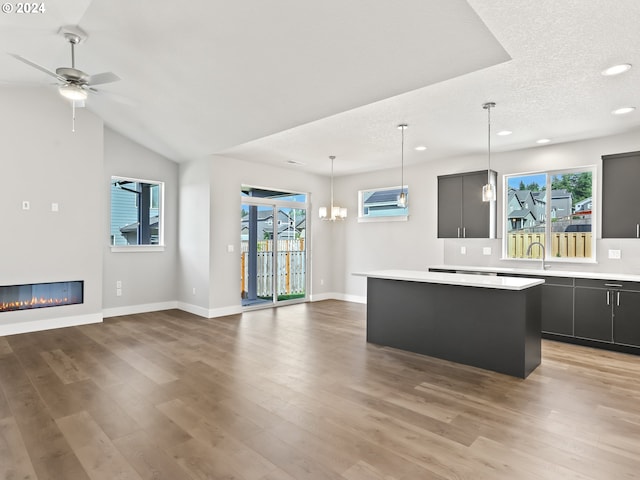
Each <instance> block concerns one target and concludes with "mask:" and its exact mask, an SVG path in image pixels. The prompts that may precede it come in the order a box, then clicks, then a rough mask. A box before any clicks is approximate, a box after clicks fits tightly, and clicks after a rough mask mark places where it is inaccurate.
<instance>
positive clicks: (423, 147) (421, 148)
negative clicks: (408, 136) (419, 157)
mask: <svg viewBox="0 0 640 480" xmlns="http://www.w3.org/2000/svg"><path fill="white" fill-rule="evenodd" d="M426 149H427V147H426V146H425V145H418V146H417V147H416V150H417V151H419V152H424V151H425V150H426Z"/></svg>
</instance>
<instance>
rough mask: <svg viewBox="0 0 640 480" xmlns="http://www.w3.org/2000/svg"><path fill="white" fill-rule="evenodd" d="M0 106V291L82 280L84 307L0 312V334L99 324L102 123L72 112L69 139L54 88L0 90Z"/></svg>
mask: <svg viewBox="0 0 640 480" xmlns="http://www.w3.org/2000/svg"><path fill="white" fill-rule="evenodd" d="M0 105H2V112H3V113H2V114H1V115H0V136H1V141H0V166H1V168H0V175H1V176H2V187H0V211H1V212H2V215H1V220H0V285H15V284H22V283H37V282H55V281H66V280H84V282H85V284H84V294H85V298H84V304H82V305H73V306H64V307H56V308H42V309H35V310H27V311H19V312H4V313H0V334H2V333H11V332H14V331H15V332H17V331H21V330H24V329H27V330H28V329H30V327H28V326H27V325H28V324H31V325H34V324H37V325H38V326H39V327H38V328H47V327H51V326H55V325H58V324H59V325H63V324H65V322H66V320H61V319H69V318H73V319H74V320H73V322H80V323H82V322H89V321H99V320H100V319H101V318H102V238H101V235H100V234H99V232H103V221H104V220H103V217H102V215H100V212H102V211H103V208H104V196H103V190H102V189H101V188H99V186H100V185H101V182H102V178H103V177H102V155H103V125H102V120H100V119H99V118H98V117H96V116H95V115H93V114H92V113H91V112H89V111H88V110H86V109H78V110H77V115H76V117H77V118H76V132H75V133H72V132H71V106H70V104H69V103H68V102H67V101H65V100H64V99H63V98H61V97H60V96H59V95H57V94H56V93H55V89H54V88H53V87H52V88H47V89H44V88H2V89H0ZM24 200H28V201H29V202H30V204H31V209H30V210H28V211H25V210H22V201H24ZM52 203H58V205H59V211H58V212H52V211H51V204H52ZM10 326H13V329H12V327H10ZM3 327H4V328H3Z"/></svg>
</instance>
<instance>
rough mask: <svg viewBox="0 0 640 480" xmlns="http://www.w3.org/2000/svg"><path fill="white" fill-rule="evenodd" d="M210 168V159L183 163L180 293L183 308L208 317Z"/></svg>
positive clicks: (180, 211)
mask: <svg viewBox="0 0 640 480" xmlns="http://www.w3.org/2000/svg"><path fill="white" fill-rule="evenodd" d="M210 171H211V162H210V161H208V160H207V159H204V160H199V161H193V162H188V163H182V164H180V201H179V203H178V205H179V229H178V244H179V247H180V255H179V262H180V270H179V275H178V278H179V286H178V292H177V294H178V300H179V301H180V304H181V308H184V309H185V310H188V311H190V312H192V313H195V314H197V315H201V316H204V317H208V316H209V304H210V301H209V283H210V277H209V264H210V262H211V260H210V238H209V234H210V231H211V227H210V224H209V223H210V218H209V217H210V215H209V211H210V209H211V195H210V193H209V192H210V185H209V176H210ZM194 291H195V293H194Z"/></svg>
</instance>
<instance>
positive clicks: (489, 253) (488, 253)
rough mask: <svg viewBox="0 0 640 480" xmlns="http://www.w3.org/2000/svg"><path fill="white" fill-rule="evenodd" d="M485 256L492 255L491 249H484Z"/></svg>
mask: <svg viewBox="0 0 640 480" xmlns="http://www.w3.org/2000/svg"><path fill="white" fill-rule="evenodd" d="M482 254H483V255H491V247H482Z"/></svg>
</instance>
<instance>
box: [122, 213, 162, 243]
mask: <svg viewBox="0 0 640 480" xmlns="http://www.w3.org/2000/svg"><path fill="white" fill-rule="evenodd" d="M139 226H140V222H134V223H130V224H129V225H125V226H124V227H122V228H120V234H121V236H122V238H124V239H125V241H126V242H127V243H126V245H137V244H138V227H139ZM149 227H150V229H151V245H157V244H158V216H157V215H156V216H154V217H151V218H150V219H149Z"/></svg>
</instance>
